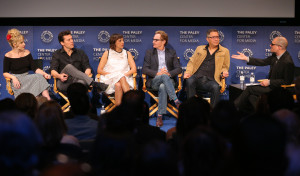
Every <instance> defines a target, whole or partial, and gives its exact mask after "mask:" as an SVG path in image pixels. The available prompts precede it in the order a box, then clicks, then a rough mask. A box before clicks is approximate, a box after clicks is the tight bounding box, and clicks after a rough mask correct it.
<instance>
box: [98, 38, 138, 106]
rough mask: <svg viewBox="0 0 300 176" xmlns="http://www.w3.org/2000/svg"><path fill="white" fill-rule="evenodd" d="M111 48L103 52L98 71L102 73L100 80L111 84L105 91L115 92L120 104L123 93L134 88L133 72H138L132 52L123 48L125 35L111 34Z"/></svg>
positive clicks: (117, 102) (108, 92) (117, 103)
mask: <svg viewBox="0 0 300 176" xmlns="http://www.w3.org/2000/svg"><path fill="white" fill-rule="evenodd" d="M109 48H110V49H109V50H107V51H105V52H104V53H103V56H102V58H101V60H100V63H99V65H98V70H97V72H98V73H99V74H101V76H100V82H102V83H105V84H108V85H109V88H108V89H106V91H105V93H107V94H112V93H115V100H116V105H117V106H118V105H120V104H121V100H122V96H123V93H125V92H127V91H129V90H130V89H133V86H134V85H133V77H132V74H133V73H136V66H135V62H134V60H133V57H132V55H131V53H130V52H129V51H126V50H125V49H123V48H124V38H123V35H121V34H113V35H111V37H110V39H109Z"/></svg>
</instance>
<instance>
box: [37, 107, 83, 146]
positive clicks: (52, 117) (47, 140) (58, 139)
mask: <svg viewBox="0 0 300 176" xmlns="http://www.w3.org/2000/svg"><path fill="white" fill-rule="evenodd" d="M35 122H36V125H37V127H38V128H39V130H40V132H41V134H42V136H43V139H44V145H46V146H49V147H55V146H58V145H59V144H60V143H67V144H74V145H76V146H79V142H78V139H76V138H75V137H74V136H71V135H67V126H66V124H65V121H64V118H63V112H62V110H61V107H60V105H59V104H58V103H57V102H55V101H48V102H45V103H43V104H42V105H41V107H40V108H39V110H38V112H37V115H36V118H35Z"/></svg>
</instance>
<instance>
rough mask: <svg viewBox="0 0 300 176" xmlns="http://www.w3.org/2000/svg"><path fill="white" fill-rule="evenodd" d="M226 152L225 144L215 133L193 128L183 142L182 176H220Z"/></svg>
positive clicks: (206, 129)
mask: <svg viewBox="0 0 300 176" xmlns="http://www.w3.org/2000/svg"><path fill="white" fill-rule="evenodd" d="M226 152H227V149H226V145H225V142H224V140H223V139H222V138H221V137H220V136H219V135H218V134H217V133H215V132H214V131H212V130H210V129H209V128H205V127H197V128H195V129H194V130H192V131H191V133H189V135H187V136H186V138H185V140H184V142H183V147H182V151H181V154H180V156H182V162H183V170H184V174H183V175H185V176H197V175H206V176H219V175H222V171H223V169H224V162H225V160H226Z"/></svg>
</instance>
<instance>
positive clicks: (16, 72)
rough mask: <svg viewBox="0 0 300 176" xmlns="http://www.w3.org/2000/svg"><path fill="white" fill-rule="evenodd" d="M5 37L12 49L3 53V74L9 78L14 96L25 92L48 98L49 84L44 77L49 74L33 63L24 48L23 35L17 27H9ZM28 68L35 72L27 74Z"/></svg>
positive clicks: (46, 77) (28, 52)
mask: <svg viewBox="0 0 300 176" xmlns="http://www.w3.org/2000/svg"><path fill="white" fill-rule="evenodd" d="M6 39H7V42H8V43H9V45H10V46H11V47H12V50H11V51H9V52H7V53H6V54H5V57H4V60H3V76H4V77H5V78H10V79H11V82H12V90H13V92H14V96H15V97H17V96H19V95H20V94H21V93H24V92H26V93H31V94H33V95H34V96H35V97H37V96H39V95H42V96H44V97H46V98H47V99H48V100H50V96H49V92H48V89H49V88H50V85H49V84H48V82H47V80H46V79H50V78H51V76H50V75H49V74H47V73H45V72H44V71H43V70H41V69H39V68H37V66H36V65H35V64H34V62H33V58H32V55H31V53H30V51H29V50H26V49H25V42H24V36H23V35H22V34H21V33H20V31H19V30H17V29H10V30H9V31H8V32H7V35H6ZM30 70H32V71H34V72H35V74H28V71H30Z"/></svg>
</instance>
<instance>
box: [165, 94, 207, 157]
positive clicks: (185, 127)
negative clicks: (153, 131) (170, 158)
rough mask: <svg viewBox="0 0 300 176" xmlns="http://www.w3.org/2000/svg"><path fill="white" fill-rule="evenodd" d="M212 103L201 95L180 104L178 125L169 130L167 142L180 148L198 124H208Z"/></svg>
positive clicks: (177, 148)
mask: <svg viewBox="0 0 300 176" xmlns="http://www.w3.org/2000/svg"><path fill="white" fill-rule="evenodd" d="M210 108H211V107H210V104H209V103H208V102H207V101H206V100H204V99H203V98H200V97H196V96H194V97H191V98H189V99H187V100H186V101H184V102H183V103H181V104H180V106H179V110H178V119H177V122H176V126H175V127H173V128H171V129H169V130H168V131H167V137H166V138H167V142H168V143H170V144H171V145H172V147H173V148H174V149H175V150H178V152H179V147H180V146H181V145H182V142H183V140H184V138H185V137H186V136H187V135H188V134H189V133H190V131H192V130H193V129H195V128H197V127H198V126H204V127H205V126H206V127H207V126H208V125H209V117H210Z"/></svg>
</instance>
